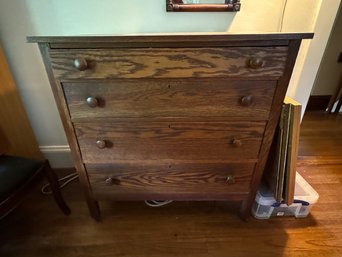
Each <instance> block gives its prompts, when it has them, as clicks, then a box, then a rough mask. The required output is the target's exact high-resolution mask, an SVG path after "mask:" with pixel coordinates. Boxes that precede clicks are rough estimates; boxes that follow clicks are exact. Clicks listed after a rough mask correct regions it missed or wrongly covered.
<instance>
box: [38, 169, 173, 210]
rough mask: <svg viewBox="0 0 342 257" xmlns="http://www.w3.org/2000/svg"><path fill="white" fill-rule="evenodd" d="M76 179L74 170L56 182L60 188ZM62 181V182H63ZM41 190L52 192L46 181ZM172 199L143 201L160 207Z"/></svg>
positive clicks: (151, 205) (43, 192)
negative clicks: (59, 183)
mask: <svg viewBox="0 0 342 257" xmlns="http://www.w3.org/2000/svg"><path fill="white" fill-rule="evenodd" d="M76 179H78V174H77V173H76V172H73V173H70V174H69V175H66V176H64V177H62V178H60V179H58V182H62V184H61V185H60V186H59V188H60V189H62V188H64V187H66V186H67V185H68V184H69V183H70V182H72V181H74V180H76ZM63 181H64V182H63ZM41 192H42V194H44V195H50V194H52V190H51V188H50V184H49V183H46V184H44V185H43V186H42V188H41ZM172 202H173V200H166V201H157V200H149V201H145V204H146V205H148V206H150V207H161V206H164V205H167V204H169V203H172Z"/></svg>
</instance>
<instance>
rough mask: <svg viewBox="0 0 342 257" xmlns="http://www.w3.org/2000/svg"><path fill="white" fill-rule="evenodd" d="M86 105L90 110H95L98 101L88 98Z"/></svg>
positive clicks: (94, 98)
mask: <svg viewBox="0 0 342 257" xmlns="http://www.w3.org/2000/svg"><path fill="white" fill-rule="evenodd" d="M86 102H87V105H88V106H89V107H91V108H95V107H97V106H98V105H99V101H98V100H97V98H96V97H92V96H89V97H87V99H86Z"/></svg>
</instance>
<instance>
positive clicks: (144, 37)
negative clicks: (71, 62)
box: [27, 33, 314, 43]
mask: <svg viewBox="0 0 342 257" xmlns="http://www.w3.org/2000/svg"><path fill="white" fill-rule="evenodd" d="M313 35H314V34H313V33H267V34H232V33H184V34H178V33H177V34H173V33H171V34H133V35H115V36H109V35H106V36H104V35H101V36H99V35H96V36H95V35H86V36H29V37H27V41H28V42H29V43H120V42H127V43H129V42H135V43H138V42H142V43H144V42H179V41H182V42H187V41H189V42H196V41H201V42H214V41H215V42H220V41H222V42H232V41H258V40H261V41H264V40H294V39H311V38H313Z"/></svg>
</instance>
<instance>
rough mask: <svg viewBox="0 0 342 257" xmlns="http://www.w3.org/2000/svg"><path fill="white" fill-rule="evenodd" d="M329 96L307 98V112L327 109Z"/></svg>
mask: <svg viewBox="0 0 342 257" xmlns="http://www.w3.org/2000/svg"><path fill="white" fill-rule="evenodd" d="M330 98H331V95H311V96H310V98H309V102H308V106H307V107H306V110H307V111H319V110H322V111H325V110H326V108H327V107H328V103H329V100H330Z"/></svg>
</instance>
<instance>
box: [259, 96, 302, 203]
mask: <svg viewBox="0 0 342 257" xmlns="http://www.w3.org/2000/svg"><path fill="white" fill-rule="evenodd" d="M300 118H301V105H300V103H298V102H296V101H295V100H293V99H291V98H289V97H286V98H285V100H284V103H283V106H282V112H281V117H280V120H279V125H278V129H277V131H276V135H275V138H274V141H273V144H272V149H271V152H270V157H269V159H268V163H267V166H266V171H265V176H264V179H265V181H266V184H267V185H268V186H269V188H270V189H271V190H272V192H274V198H275V199H276V201H277V202H282V201H284V202H285V203H287V204H288V205H290V204H292V203H293V198H294V188H295V181H296V163H297V154H298V142H299V131H300Z"/></svg>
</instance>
